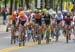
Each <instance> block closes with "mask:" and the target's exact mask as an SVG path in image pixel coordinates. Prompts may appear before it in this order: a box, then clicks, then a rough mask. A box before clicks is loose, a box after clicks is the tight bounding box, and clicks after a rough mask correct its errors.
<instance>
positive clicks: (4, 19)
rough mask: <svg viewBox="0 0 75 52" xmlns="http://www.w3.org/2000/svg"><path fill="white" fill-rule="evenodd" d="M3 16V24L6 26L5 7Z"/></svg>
mask: <svg viewBox="0 0 75 52" xmlns="http://www.w3.org/2000/svg"><path fill="white" fill-rule="evenodd" d="M2 16H3V24H5V21H6V10H5V8H4V7H3V8H2Z"/></svg>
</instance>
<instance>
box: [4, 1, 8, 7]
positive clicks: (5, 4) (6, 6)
mask: <svg viewBox="0 0 75 52" xmlns="http://www.w3.org/2000/svg"><path fill="white" fill-rule="evenodd" d="M4 3H5V8H6V7H7V0H5V1H4Z"/></svg>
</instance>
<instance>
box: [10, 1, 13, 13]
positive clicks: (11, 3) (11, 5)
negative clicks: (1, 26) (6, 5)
mask: <svg viewBox="0 0 75 52" xmlns="http://www.w3.org/2000/svg"><path fill="white" fill-rule="evenodd" d="M12 9H13V0H10V14H12Z"/></svg>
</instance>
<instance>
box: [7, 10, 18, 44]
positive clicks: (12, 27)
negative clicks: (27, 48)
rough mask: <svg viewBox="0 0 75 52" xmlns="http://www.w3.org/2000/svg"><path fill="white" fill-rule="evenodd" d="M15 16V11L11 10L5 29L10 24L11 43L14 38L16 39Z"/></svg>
mask: <svg viewBox="0 0 75 52" xmlns="http://www.w3.org/2000/svg"><path fill="white" fill-rule="evenodd" d="M16 17H17V12H16V11H13V12H12V15H11V16H10V19H9V23H8V26H7V30H8V27H9V26H11V44H12V41H14V43H15V40H16V35H15V32H16V21H17V18H16Z"/></svg>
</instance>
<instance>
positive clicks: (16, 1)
mask: <svg viewBox="0 0 75 52" xmlns="http://www.w3.org/2000/svg"><path fill="white" fill-rule="evenodd" d="M15 10H17V1H16V0H15Z"/></svg>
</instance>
